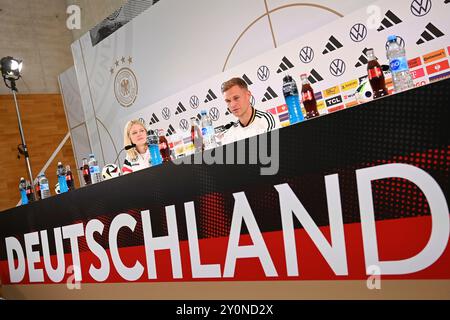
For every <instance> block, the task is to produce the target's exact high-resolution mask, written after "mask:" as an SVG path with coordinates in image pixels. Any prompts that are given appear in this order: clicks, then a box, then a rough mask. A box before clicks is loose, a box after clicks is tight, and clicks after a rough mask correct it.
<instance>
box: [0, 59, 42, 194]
mask: <svg viewBox="0 0 450 320" xmlns="http://www.w3.org/2000/svg"><path fill="white" fill-rule="evenodd" d="M22 66H23V64H22V60H17V59H14V58H13V57H11V56H7V57H4V58H2V59H1V60H0V71H1V74H2V77H3V81H4V82H5V85H6V86H7V87H8V88H9V89H11V92H12V94H13V97H14V103H15V105H16V113H17V120H18V123H19V133H20V138H21V139H22V144H21V145H19V152H20V153H21V154H23V155H25V164H26V166H27V173H28V178H29V179H30V182H31V185H32V188H31V190H32V191H31V192H32V195H31V197H32V199H36V197H35V193H34V191H35V189H34V180H33V174H32V171H31V165H30V156H29V154H28V148H27V145H26V143H25V136H24V134H23V128H22V118H21V117H20V111H19V104H18V102H17V96H16V92H17V91H18V90H17V86H16V81H17V80H19V79H20V77H21V74H20V72H21V71H22Z"/></svg>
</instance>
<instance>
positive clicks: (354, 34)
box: [350, 23, 367, 42]
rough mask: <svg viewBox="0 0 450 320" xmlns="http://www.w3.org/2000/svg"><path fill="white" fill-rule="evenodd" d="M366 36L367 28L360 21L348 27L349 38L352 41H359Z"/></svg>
mask: <svg viewBox="0 0 450 320" xmlns="http://www.w3.org/2000/svg"><path fill="white" fill-rule="evenodd" d="M366 36H367V28H366V26H365V25H363V24H362V23H357V24H355V25H354V26H353V27H352V28H351V29H350V39H352V40H353V41H354V42H361V41H363V40H364V39H365V38H366Z"/></svg>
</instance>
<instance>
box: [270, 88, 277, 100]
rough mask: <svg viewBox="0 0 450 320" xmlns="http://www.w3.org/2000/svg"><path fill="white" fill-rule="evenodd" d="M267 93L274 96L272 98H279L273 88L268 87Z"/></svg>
mask: <svg viewBox="0 0 450 320" xmlns="http://www.w3.org/2000/svg"><path fill="white" fill-rule="evenodd" d="M267 91H268V92H269V93H270V94H271V95H272V97H274V98H277V97H278V95H277V94H276V93H275V91H273V90H272V88H271V87H267Z"/></svg>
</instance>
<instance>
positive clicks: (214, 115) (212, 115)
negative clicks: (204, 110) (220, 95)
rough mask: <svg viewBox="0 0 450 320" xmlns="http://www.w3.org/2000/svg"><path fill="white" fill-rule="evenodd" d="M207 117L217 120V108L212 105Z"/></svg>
mask: <svg viewBox="0 0 450 320" xmlns="http://www.w3.org/2000/svg"><path fill="white" fill-rule="evenodd" d="M209 117H210V118H211V120H213V121H217V120H219V117H220V112H219V109H217V108H216V107H212V108H211V110H209Z"/></svg>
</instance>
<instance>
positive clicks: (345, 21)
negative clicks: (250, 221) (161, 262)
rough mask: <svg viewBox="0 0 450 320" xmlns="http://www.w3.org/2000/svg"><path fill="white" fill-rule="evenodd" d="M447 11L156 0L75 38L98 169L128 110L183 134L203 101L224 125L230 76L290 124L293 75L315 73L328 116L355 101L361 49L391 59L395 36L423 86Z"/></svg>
mask: <svg viewBox="0 0 450 320" xmlns="http://www.w3.org/2000/svg"><path fill="white" fill-rule="evenodd" d="M358 8H359V9H358ZM355 9H358V10H356V11H353V10H355ZM351 11H353V12H352V13H350V12H351ZM267 13H269V14H267ZM449 13H450V4H446V3H445V0H428V1H427V0H423V1H422V0H400V1H395V2H393V1H379V2H373V1H326V0H323V1H313V2H312V3H311V2H310V3H309V4H305V3H300V2H296V1H282V0H266V1H264V0H247V1H237V0H229V1H222V0H213V1H211V0H191V1H182V2H181V1H173V0H163V1H160V2H159V3H157V4H156V5H154V6H152V7H151V8H149V9H148V10H147V11H146V12H144V13H143V14H141V15H140V16H138V17H136V18H135V19H134V20H133V21H132V22H130V23H128V24H127V25H125V26H124V27H122V28H121V29H119V30H118V31H117V32H116V33H114V34H113V35H111V36H110V37H108V38H106V39H105V40H103V41H102V42H100V43H99V44H97V45H96V46H94V47H93V46H92V44H91V39H90V37H89V34H86V35H85V36H83V37H82V38H81V39H80V40H79V41H77V42H75V43H74V44H73V45H72V51H73V55H74V61H75V69H76V75H77V80H78V84H79V87H80V93H81V103H82V105H83V110H84V116H85V119H86V126H87V131H88V135H89V141H90V146H91V148H92V151H93V152H94V153H95V154H96V156H97V158H98V159H99V161H100V164H101V165H103V164H104V163H109V162H112V161H113V160H114V159H115V158H116V155H117V152H118V151H119V150H120V148H121V147H122V140H123V126H124V124H125V122H126V121H128V120H129V119H132V118H143V119H144V120H145V121H146V122H147V123H148V124H150V126H151V127H152V128H155V129H162V130H164V131H165V133H167V134H168V135H171V134H172V133H173V131H176V133H177V135H176V139H182V138H183V137H187V136H188V132H186V133H185V131H184V127H183V124H185V120H187V121H189V118H190V117H191V116H196V115H197V114H198V113H199V111H200V110H201V109H206V110H207V111H211V115H213V116H214V120H215V121H214V124H215V126H216V127H220V126H221V125H223V124H225V123H228V122H230V121H231V120H233V117H232V115H226V107H225V104H224V102H223V101H222V99H221V95H220V85H221V83H222V82H223V81H225V80H227V79H228V78H231V77H233V76H243V75H245V76H246V78H247V79H248V80H249V84H250V90H251V91H252V93H253V96H254V99H255V100H254V101H255V105H256V106H257V108H259V109H262V110H269V111H270V112H272V113H274V114H277V115H278V116H279V117H280V120H281V121H282V122H283V124H287V122H286V121H285V120H286V118H287V114H286V108H285V107H283V104H284V98H283V95H282V90H281V88H282V77H283V76H284V75H285V74H287V73H289V74H291V75H292V76H293V77H294V79H295V80H296V81H297V83H298V84H299V82H300V79H299V78H300V74H301V73H304V72H306V73H308V74H311V75H312V77H313V78H314V79H312V78H311V80H312V82H314V83H313V88H314V89H315V91H316V94H317V96H318V98H319V101H320V102H319V107H320V111H321V113H328V112H332V111H335V110H339V109H342V108H345V107H349V106H351V105H353V104H354V101H353V100H354V98H353V93H354V90H355V89H356V86H357V84H359V78H360V77H361V76H363V75H365V74H366V66H365V64H364V63H365V62H366V61H365V58H364V53H363V50H364V49H365V48H369V47H373V48H374V49H375V53H376V55H377V56H378V58H379V59H380V62H381V63H386V62H387V61H386V57H385V43H386V38H387V36H388V35H390V34H397V35H398V36H400V37H401V38H402V39H403V43H404V44H405V45H406V50H407V55H408V58H410V59H411V67H412V70H413V72H414V75H415V82H416V84H417V85H422V84H425V83H428V82H429V81H430V79H432V80H433V79H434V78H433V77H435V76H443V75H446V74H447V73H448V71H449V70H448V55H449V49H448V45H449V44H450V42H449V36H448V34H449V33H450V28H449V25H450V24H449V23H448V16H449ZM377 15H378V16H379V17H378V18H377ZM269 17H270V19H269ZM312 30H314V31H312ZM310 31H311V32H310ZM420 39H422V40H420ZM399 40H400V39H399ZM306 47H309V49H308V48H306ZM441 49H442V51H441ZM302 50H303V51H302ZM434 51H436V52H435V53H433V54H430V55H428V54H429V53H431V52H434ZM311 52H313V53H314V54H313V55H312V54H311ZM305 57H306V59H305ZM308 57H309V59H308ZM344 64H345V67H344ZM313 70H314V71H313ZM336 71H338V72H336ZM120 80H122V82H121V81H120ZM123 81H126V82H127V83H126V88H125V87H123V86H121V85H120V84H122V85H123V84H124V82H123ZM118 97H119V99H118ZM119 100H121V101H122V104H125V105H127V104H129V106H127V107H124V106H122V105H121V104H120V103H119ZM197 101H198V103H197ZM167 110H168V111H169V112H167ZM163 111H164V112H163ZM167 114H170V117H169V118H168V117H167ZM217 115H218V117H217ZM68 116H69V117H70V115H68ZM180 125H181V126H180ZM170 138H174V137H172V136H171V137H170ZM82 156H86V155H82ZM77 158H78V155H77Z"/></svg>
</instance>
